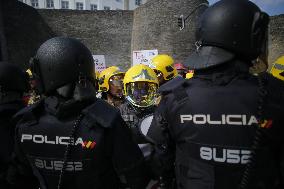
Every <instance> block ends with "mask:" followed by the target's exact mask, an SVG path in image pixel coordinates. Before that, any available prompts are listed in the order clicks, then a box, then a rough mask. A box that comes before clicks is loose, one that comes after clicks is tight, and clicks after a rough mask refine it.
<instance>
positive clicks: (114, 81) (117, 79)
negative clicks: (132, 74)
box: [109, 74, 123, 87]
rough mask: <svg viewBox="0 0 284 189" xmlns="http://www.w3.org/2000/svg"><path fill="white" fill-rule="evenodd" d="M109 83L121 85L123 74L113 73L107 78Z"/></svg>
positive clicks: (116, 85)
mask: <svg viewBox="0 0 284 189" xmlns="http://www.w3.org/2000/svg"><path fill="white" fill-rule="evenodd" d="M109 84H110V85H113V86H115V87H123V75H122V74H120V75H114V76H112V77H111V78H110V79H109Z"/></svg>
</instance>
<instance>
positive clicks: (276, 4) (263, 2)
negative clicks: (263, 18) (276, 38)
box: [208, 0, 284, 16]
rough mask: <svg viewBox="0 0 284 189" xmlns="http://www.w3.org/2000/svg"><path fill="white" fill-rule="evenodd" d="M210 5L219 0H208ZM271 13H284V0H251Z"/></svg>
mask: <svg viewBox="0 0 284 189" xmlns="http://www.w3.org/2000/svg"><path fill="white" fill-rule="evenodd" d="M208 1H209V3H210V5H211V4H213V3H215V2H217V1H219V0H208ZM251 1H252V2H254V3H255V4H257V5H258V6H259V7H260V8H261V9H262V10H263V11H265V12H267V13H268V14H269V15H271V16H272V15H278V14H284V0H251Z"/></svg>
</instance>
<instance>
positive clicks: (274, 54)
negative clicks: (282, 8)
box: [268, 14, 284, 67]
mask: <svg viewBox="0 0 284 189" xmlns="http://www.w3.org/2000/svg"><path fill="white" fill-rule="evenodd" d="M269 42H270V44H269V58H268V62H269V64H270V67H271V64H272V63H273V62H275V61H276V60H277V59H278V58H279V57H281V56H284V14H281V15H278V16H272V17H270V39H269Z"/></svg>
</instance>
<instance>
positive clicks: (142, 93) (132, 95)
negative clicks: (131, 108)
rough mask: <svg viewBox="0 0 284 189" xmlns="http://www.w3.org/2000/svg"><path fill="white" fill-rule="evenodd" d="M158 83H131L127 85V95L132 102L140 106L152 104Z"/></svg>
mask: <svg viewBox="0 0 284 189" xmlns="http://www.w3.org/2000/svg"><path fill="white" fill-rule="evenodd" d="M156 91H157V85H156V84H155V83H149V82H144V81H141V82H135V83H129V84H127V86H126V92H127V97H128V99H129V100H130V102H131V103H132V104H133V105H135V106H138V107H147V106H151V105H153V104H154V102H155V96H156Z"/></svg>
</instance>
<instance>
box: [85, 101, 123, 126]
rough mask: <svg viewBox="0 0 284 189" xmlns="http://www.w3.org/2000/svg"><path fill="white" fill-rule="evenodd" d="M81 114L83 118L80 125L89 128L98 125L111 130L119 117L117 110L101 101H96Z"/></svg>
mask: <svg viewBox="0 0 284 189" xmlns="http://www.w3.org/2000/svg"><path fill="white" fill-rule="evenodd" d="M83 114H84V115H85V117H84V119H83V120H82V123H84V124H85V125H87V126H89V127H92V126H94V125H100V126H102V127H105V128H111V127H112V126H113V124H114V122H115V121H116V120H117V117H118V116H120V113H119V110H118V109H116V108H115V107H113V106H111V105H109V104H108V103H107V102H105V101H103V100H101V99H97V100H96V101H95V103H94V104H92V105H91V106H89V107H87V108H85V109H84V110H83Z"/></svg>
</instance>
